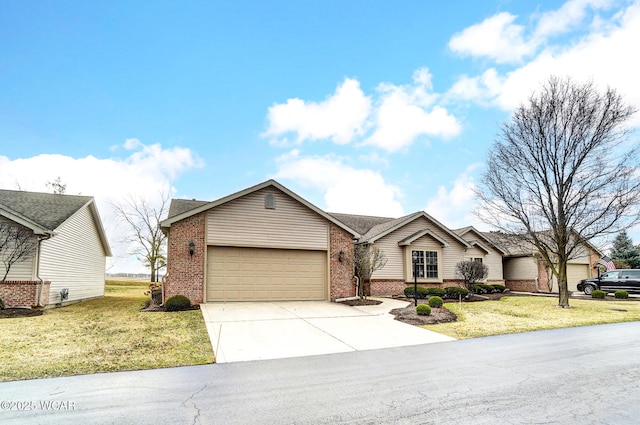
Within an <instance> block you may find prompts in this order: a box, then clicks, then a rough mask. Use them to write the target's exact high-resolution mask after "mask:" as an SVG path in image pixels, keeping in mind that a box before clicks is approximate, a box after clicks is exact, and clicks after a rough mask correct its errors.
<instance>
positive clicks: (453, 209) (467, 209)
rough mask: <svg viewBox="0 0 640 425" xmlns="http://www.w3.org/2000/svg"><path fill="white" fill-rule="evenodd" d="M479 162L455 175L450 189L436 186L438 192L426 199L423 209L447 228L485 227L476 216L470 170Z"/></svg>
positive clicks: (473, 185) (473, 184)
mask: <svg viewBox="0 0 640 425" xmlns="http://www.w3.org/2000/svg"><path fill="white" fill-rule="evenodd" d="M477 166H479V164H473V165H471V166H469V167H467V169H466V170H465V172H463V173H461V174H460V175H458V177H456V179H455V180H454V182H453V186H452V187H451V189H449V190H448V189H447V187H445V186H440V187H439V188H438V193H437V194H436V195H435V196H433V197H431V198H430V199H429V200H428V201H427V205H426V207H425V209H424V210H425V211H426V212H427V214H429V215H431V216H433V217H434V218H436V219H437V220H438V221H440V222H441V223H443V224H445V225H446V226H447V227H449V228H452V229H454V228H460V227H465V226H476V227H478V228H480V229H482V228H484V227H486V226H485V225H483V223H482V222H481V221H480V220H479V219H478V217H476V215H475V213H474V211H475V205H476V197H475V193H474V188H475V183H474V179H473V177H472V176H471V172H472V171H473V170H474V169H475V168H476V167H477Z"/></svg>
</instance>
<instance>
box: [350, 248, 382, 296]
mask: <svg viewBox="0 0 640 425" xmlns="http://www.w3.org/2000/svg"><path fill="white" fill-rule="evenodd" d="M386 264H387V257H386V256H385V255H384V252H383V251H382V250H381V249H380V247H379V246H377V245H369V244H360V245H356V246H355V247H354V250H353V266H354V268H355V275H356V276H357V277H358V279H359V280H360V285H359V287H358V296H359V297H360V298H364V297H365V296H367V295H368V293H369V291H368V288H369V287H370V286H371V277H372V276H373V272H375V271H376V270H380V269H381V268H383V267H384V266H385V265H386Z"/></svg>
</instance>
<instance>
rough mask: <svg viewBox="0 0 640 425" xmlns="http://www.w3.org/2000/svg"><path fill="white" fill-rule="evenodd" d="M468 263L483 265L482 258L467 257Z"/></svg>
mask: <svg viewBox="0 0 640 425" xmlns="http://www.w3.org/2000/svg"><path fill="white" fill-rule="evenodd" d="M465 260H467V261H475V262H476V263H480V264H482V257H467V258H465Z"/></svg>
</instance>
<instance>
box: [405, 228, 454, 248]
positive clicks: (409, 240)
mask: <svg viewBox="0 0 640 425" xmlns="http://www.w3.org/2000/svg"><path fill="white" fill-rule="evenodd" d="M423 236H429V237H430V238H431V239H434V240H436V241H438V242H440V244H442V246H443V247H447V246H449V243H448V242H447V241H445V240H444V239H442V238H441V237H440V236H438V235H436V234H435V233H433V232H432V231H431V230H430V229H424V230H420V231H418V232H415V233H414V234H412V235H410V236H408V237H406V238H404V239H403V240H401V241H400V242H398V245H400V246H407V245H411V244H412V243H413V242H415V241H417V240H418V239H420V238H421V237H423Z"/></svg>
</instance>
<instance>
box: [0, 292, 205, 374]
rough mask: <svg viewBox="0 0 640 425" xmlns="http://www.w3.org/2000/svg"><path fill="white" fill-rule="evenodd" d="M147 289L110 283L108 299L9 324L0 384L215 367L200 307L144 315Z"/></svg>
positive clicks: (2, 335)
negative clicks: (166, 368) (73, 376)
mask: <svg viewBox="0 0 640 425" xmlns="http://www.w3.org/2000/svg"><path fill="white" fill-rule="evenodd" d="M147 287H148V283H141V282H132V281H111V280H107V281H106V284H105V297H104V298H99V299H95V300H90V301H84V302H80V303H76V304H72V305H68V306H66V307H62V308H56V309H51V310H47V311H46V312H45V314H43V315H42V316H36V317H22V318H12V319H2V320H1V321H0V326H1V328H2V332H0V347H3V349H2V354H1V355H0V381H12V380H21V379H34V378H47V377H54V376H69V375H82V374H88V373H99V372H114V371H122V370H141V369H155V368H164V367H173V366H188V365H198V364H207V363H213V362H214V355H213V350H212V348H211V342H210V340H209V335H208V333H207V329H206V327H205V323H204V319H203V318H202V313H201V312H200V310H190V311H182V312H171V313H166V312H147V313H142V312H139V311H138V310H140V308H142V307H143V304H144V301H145V300H146V299H147V298H148V296H146V295H144V291H145V290H146V289H147Z"/></svg>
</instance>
